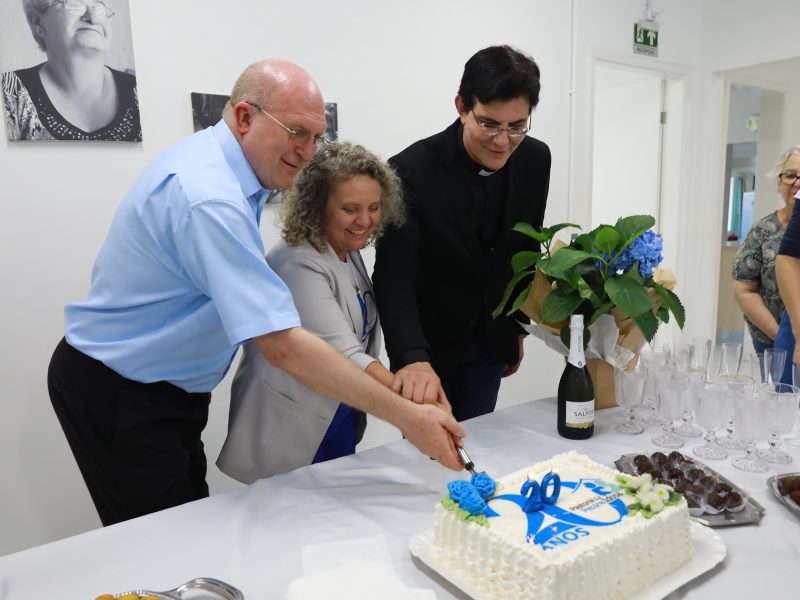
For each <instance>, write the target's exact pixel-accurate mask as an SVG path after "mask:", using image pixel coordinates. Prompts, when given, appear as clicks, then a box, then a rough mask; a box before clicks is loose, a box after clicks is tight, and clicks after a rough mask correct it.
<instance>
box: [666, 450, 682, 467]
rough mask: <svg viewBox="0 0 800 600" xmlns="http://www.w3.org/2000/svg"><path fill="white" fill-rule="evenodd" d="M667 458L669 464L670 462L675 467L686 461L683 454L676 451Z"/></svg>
mask: <svg viewBox="0 0 800 600" xmlns="http://www.w3.org/2000/svg"><path fill="white" fill-rule="evenodd" d="M667 458H669V462H671V463H672V464H673V465H675V466H676V467H679V466H681V465H682V464H683V463H684V461H685V460H686V459H685V458H684V456H683V454H681V453H680V452H678V451H677V450H673V451H672V452H670V453H669V456H668V457H667Z"/></svg>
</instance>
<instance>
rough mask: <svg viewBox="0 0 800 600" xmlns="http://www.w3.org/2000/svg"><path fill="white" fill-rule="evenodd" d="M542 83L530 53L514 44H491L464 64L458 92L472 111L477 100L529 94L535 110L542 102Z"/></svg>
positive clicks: (487, 100) (511, 98)
mask: <svg viewBox="0 0 800 600" xmlns="http://www.w3.org/2000/svg"><path fill="white" fill-rule="evenodd" d="M541 87H542V85H541V83H540V82H539V67H538V65H537V64H536V63H535V62H534V60H533V59H532V58H531V57H530V56H527V55H525V54H523V53H522V52H519V51H517V50H514V49H513V48H512V47H510V46H490V47H489V48H484V49H483V50H479V51H478V52H476V53H475V54H473V55H472V57H471V58H470V59H469V60H468V61H467V63H466V64H465V65H464V75H462V76H461V85H460V86H459V87H458V95H459V96H461V98H462V99H463V100H464V106H465V107H466V109H467V110H468V111H469V110H472V107H473V106H474V105H475V101H476V100H477V101H478V102H480V103H481V104H488V103H489V102H493V101H494V100H513V99H514V98H519V97H526V98H528V101H529V102H530V105H531V110H533V108H535V107H536V105H537V104H539V90H540V89H541Z"/></svg>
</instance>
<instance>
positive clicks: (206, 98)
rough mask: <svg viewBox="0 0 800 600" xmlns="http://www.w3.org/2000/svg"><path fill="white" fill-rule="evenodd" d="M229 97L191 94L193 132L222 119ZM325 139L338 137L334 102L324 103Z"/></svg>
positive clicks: (332, 139) (198, 93) (334, 139)
mask: <svg viewBox="0 0 800 600" xmlns="http://www.w3.org/2000/svg"><path fill="white" fill-rule="evenodd" d="M229 99H230V96H225V95H222V94H203V93H200V92H192V122H193V125H194V130H195V131H200V130H201V129H205V128H206V127H211V126H213V125H215V124H216V123H217V121H219V120H220V119H221V118H222V111H223V109H224V108H225V104H227V103H228V100H229ZM325 137H326V138H328V139H329V140H331V141H332V142H335V141H336V140H337V139H338V137H339V120H338V114H337V111H336V103H335V102H326V103H325Z"/></svg>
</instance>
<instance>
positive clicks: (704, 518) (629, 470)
mask: <svg viewBox="0 0 800 600" xmlns="http://www.w3.org/2000/svg"><path fill="white" fill-rule="evenodd" d="M639 454H646V453H643V452H635V453H631V454H623V455H622V456H620V457H619V458H618V459H617V460H615V461H614V466H616V467H617V469H619V470H620V471H622V472H623V473H626V474H628V475H637V474H638V471H637V469H636V465H634V464H633V459H634V458H635V457H636V456H638V455H639ZM687 458H691V460H692V462H693V463H694V465H695V466H696V467H697V468H698V469H700V470H702V471H703V472H704V473H705V474H706V475H711V476H712V477H714V478H715V479H716V480H717V481H719V482H721V483H726V484H728V485H729V486H731V488H733V490H734V491H736V492H739V493H740V494H741V495H742V497H743V498H744V499H745V504H744V508H743V509H741V510H739V511H738V512H730V511H728V510H724V511H722V512H720V513H717V514H709V513H703V514H702V515H700V516H699V517H697V520H698V521H699V522H701V523H702V524H704V525H708V526H709V527H728V526H732V525H748V524H750V523H758V522H759V521H760V520H761V516H762V515H763V514H764V513H765V512H766V510H765V509H764V507H763V506H761V504H759V503H758V502H756V501H755V500H754V499H753V498H751V497H750V496H749V495H748V494H746V493H745V492H744V490H742V488H740V487H739V486H738V485H736V484H735V483H733V482H732V481H731V480H730V479H728V478H727V477H725V476H724V475H722V474H721V473H718V472H717V471H715V470H714V469H712V468H711V467H709V466H708V465H707V464H705V463H703V462H700V461H699V460H697V459H696V458H695V457H693V456H692V457H687Z"/></svg>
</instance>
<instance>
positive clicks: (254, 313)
mask: <svg viewBox="0 0 800 600" xmlns="http://www.w3.org/2000/svg"><path fill="white" fill-rule="evenodd" d="M266 198H267V190H265V189H264V188H262V187H261V184H260V183H259V181H258V179H257V178H256V175H255V173H254V172H253V169H252V167H251V166H250V164H249V163H248V162H247V159H246V158H245V156H244V153H243V152H242V149H241V147H240V146H239V143H238V142H237V140H236V138H235V137H234V136H233V134H232V133H231V131H230V129H229V128H228V126H227V125H226V124H225V122H224V121H220V122H219V123H217V125H215V126H214V127H210V128H208V129H206V130H204V131H200V132H198V133H196V134H194V135H191V136H189V137H188V138H185V139H184V140H181V141H180V142H178V143H177V144H175V145H173V146H172V147H171V148H169V149H167V150H166V151H165V152H163V153H162V154H161V155H160V156H159V157H158V158H156V159H155V160H154V161H153V162H152V163H151V164H150V165H149V166H148V167H147V169H146V170H145V171H144V173H142V175H141V176H140V177H139V179H138V180H137V181H136V182H135V183H134V184H133V187H132V188H131V189H130V191H129V192H128V193H127V195H126V196H125V198H123V200H122V203H121V204H120V206H119V208H118V210H117V213H116V215H115V216H114V220H113V222H112V223H111V229H110V231H109V233H108V237H107V238H106V241H105V243H104V244H103V247H102V248H101V250H100V253H99V255H98V257H97V261H96V262H95V265H94V268H93V270H92V286H91V290H90V291H89V297H88V299H87V300H86V301H85V302H79V303H74V304H69V305H67V307H66V309H65V311H64V314H65V324H66V339H67V342H69V344H70V345H72V346H74V347H75V348H77V349H78V350H80V351H81V352H83V353H84V354H87V355H89V356H91V357H93V358H95V359H97V360H99V361H101V362H102V363H104V364H105V365H106V366H108V367H110V368H111V369H113V370H114V371H116V372H117V373H119V374H120V375H122V376H123V377H127V378H128V379H133V380H135V381H140V382H142V383H152V382H154V381H168V382H170V383H172V384H174V385H176V386H178V387H180V388H182V389H184V390H186V391H188V392H208V391H211V390H212V389H213V388H214V386H216V385H217V384H218V383H219V382H220V380H221V379H222V377H223V376H224V375H225V373H226V371H227V370H228V367H229V366H230V363H231V360H232V359H233V356H234V355H235V354H236V350H237V349H238V347H239V345H240V344H241V343H243V342H245V341H247V340H249V339H251V338H254V337H257V336H259V335H263V334H266V333H270V332H273V331H280V330H284V329H289V328H291V327H298V326H299V325H300V318H299V316H298V314H297V310H296V309H295V306H294V303H293V302H292V296H291V293H290V292H289V289H288V288H287V287H286V285H285V284H284V283H283V281H282V280H281V279H280V278H279V277H278V276H277V275H276V274H275V273H274V272H273V271H272V269H271V268H270V267H269V265H267V262H266V260H265V259H264V245H263V243H262V241H261V236H260V234H259V230H258V222H259V219H260V218H261V210H262V209H263V207H264V204H265V202H266Z"/></svg>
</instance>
